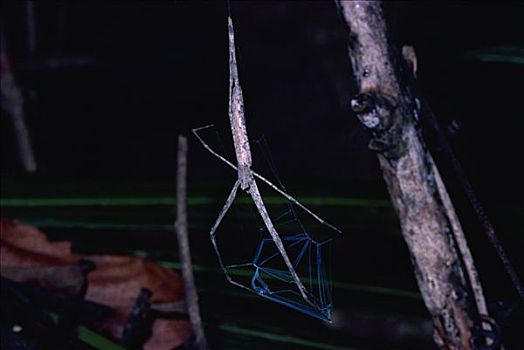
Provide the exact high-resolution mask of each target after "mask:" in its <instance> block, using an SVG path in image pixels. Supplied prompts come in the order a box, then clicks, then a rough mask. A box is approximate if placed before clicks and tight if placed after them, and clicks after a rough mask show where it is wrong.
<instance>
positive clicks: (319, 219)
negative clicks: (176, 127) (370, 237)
mask: <svg viewBox="0 0 524 350" xmlns="http://www.w3.org/2000/svg"><path fill="white" fill-rule="evenodd" d="M210 127H213V125H207V126H204V127H201V128H197V129H193V134H194V135H195V136H196V137H197V138H198V140H199V141H200V143H201V144H202V146H204V148H205V149H207V150H208V151H209V153H211V154H212V155H214V156H215V157H217V158H218V159H220V160H221V161H223V162H224V163H226V164H227V165H228V166H230V167H231V168H233V169H234V170H238V168H237V167H236V165H234V164H233V163H231V162H230V161H229V160H227V159H226V158H224V157H222V156H221V155H220V154H218V153H217V152H215V151H214V150H213V149H212V148H211V147H209V145H208V144H207V143H206V142H205V141H204V140H203V139H202V138H201V137H200V135H199V134H198V131H200V130H202V129H207V128H210ZM251 172H252V173H253V176H254V177H256V178H257V179H259V180H261V181H263V182H264V183H266V184H267V185H268V186H269V187H271V188H272V189H273V190H275V191H277V192H278V193H280V194H281V195H283V196H284V197H285V198H286V199H287V200H288V201H290V202H291V203H293V204H295V205H296V206H298V207H299V208H301V209H303V210H304V211H305V212H306V213H308V214H309V215H311V216H312V217H313V218H315V219H316V220H317V221H318V222H320V223H321V224H323V225H326V226H327V227H329V228H331V229H332V230H334V231H336V232H338V233H342V231H340V230H339V229H338V228H336V227H335V226H333V225H331V224H330V223H328V222H326V221H324V220H323V219H322V218H321V217H319V216H318V215H317V214H315V213H313V212H312V211H311V210H309V209H308V208H307V207H305V206H304V205H302V204H301V203H300V202H299V201H297V200H296V199H295V198H293V197H292V196H290V195H289V194H287V193H286V192H284V191H282V190H281V189H280V188H278V187H277V186H275V185H274V184H273V183H272V182H271V181H269V180H268V179H266V178H265V177H264V176H262V175H260V174H259V173H257V172H255V171H253V170H251Z"/></svg>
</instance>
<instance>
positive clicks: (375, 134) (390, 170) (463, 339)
mask: <svg viewBox="0 0 524 350" xmlns="http://www.w3.org/2000/svg"><path fill="white" fill-rule="evenodd" d="M337 5H338V6H339V9H340V11H341V14H342V17H343V19H344V20H345V22H346V24H347V25H348V27H349V36H348V46H349V58H350V61H351V64H352V67H353V74H354V76H355V80H356V82H357V86H358V89H359V94H358V95H357V96H356V97H355V98H354V99H353V100H352V101H351V107H352V109H353V111H354V112H355V113H356V115H357V117H358V118H359V120H360V121H361V122H362V124H363V125H364V126H365V127H366V128H367V129H368V130H370V132H371V135H372V140H371V142H370V148H371V149H372V150H374V151H376V152H377V153H378V159H379V162H380V166H381V169H382V172H383V176H384V179H385V180H386V183H387V186H388V190H389V193H390V196H391V198H392V201H393V205H394V207H395V210H396V212H397V215H398V216H399V219H400V224H401V229H402V233H403V236H404V239H405V241H406V243H407V246H408V249H409V251H410V254H411V260H412V263H413V265H414V269H415V276H416V279H417V282H418V285H419V289H420V291H421V293H422V296H423V298H424V302H425V304H426V307H427V309H428V310H429V312H430V314H431V316H432V317H433V323H434V330H435V332H434V338H435V341H436V342H437V344H438V345H439V346H440V347H441V348H443V349H473V346H474V345H473V344H472V341H473V339H474V337H475V327H477V326H478V324H477V323H478V320H479V318H480V317H479V313H482V314H486V313H487V310H486V306H485V301H484V297H483V294H482V288H481V286H480V282H479V280H478V276H477V273H476V270H475V267H474V264H473V258H472V257H471V253H470V252H469V249H468V246H467V243H466V240H465V238H464V233H463V232H462V228H461V226H460V223H459V221H458V218H457V216H456V214H455V211H454V209H453V205H452V204H451V200H450V198H449V195H448V194H447V191H446V189H445V187H444V184H443V182H442V180H441V178H440V175H439V173H438V170H437V168H436V166H435V164H434V162H433V159H432V157H431V155H430V154H429V152H428V150H427V148H426V146H425V144H424V141H423V139H422V137H421V135H420V132H419V130H418V128H417V120H418V116H419V115H420V104H419V103H417V101H416V100H415V99H414V97H413V94H412V92H411V89H410V87H409V86H406V85H405V84H404V83H403V79H401V76H400V74H401V72H404V73H405V72H406V71H408V64H411V67H410V68H411V70H412V71H416V60H414V50H413V52H411V51H410V50H403V51H404V52H403V54H404V56H405V57H406V58H408V59H409V57H412V61H411V62H409V61H408V62H406V61H404V60H402V59H401V57H400V55H398V53H397V52H395V50H394V46H393V45H392V44H391V43H389V42H388V38H387V27H386V23H385V21H384V16H383V14H382V9H381V6H380V3H378V2H376V1H340V0H337Z"/></svg>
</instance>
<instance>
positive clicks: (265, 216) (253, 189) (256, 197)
mask: <svg viewBox="0 0 524 350" xmlns="http://www.w3.org/2000/svg"><path fill="white" fill-rule="evenodd" d="M249 194H250V195H251V198H252V199H253V202H255V205H256V207H257V209H258V212H259V213H260V216H261V217H262V220H263V221H264V224H265V225H266V228H267V230H268V231H269V233H270V235H271V239H272V240H273V242H274V243H275V246H276V247H277V249H278V251H279V253H280V255H281V256H282V259H283V260H284V263H285V264H286V267H287V269H288V270H289V273H290V275H291V278H293V282H295V285H296V286H297V287H298V290H299V292H300V295H301V296H302V298H303V299H304V301H306V302H307V303H308V304H310V305H314V304H313V303H312V302H311V301H310V300H309V297H308V296H307V294H306V288H305V287H304V285H303V284H302V281H300V278H299V277H298V275H297V272H296V271H295V268H294V267H293V264H292V263H291V260H290V259H289V256H288V255H287V252H286V249H285V248H284V243H282V238H280V235H279V234H278V232H277V230H276V229H275V226H274V225H273V222H272V221H271V218H270V217H269V213H268V212H267V209H266V206H265V205H264V201H263V200H262V196H261V195H260V191H259V190H258V186H257V184H256V182H255V179H253V178H251V183H250V186H249Z"/></svg>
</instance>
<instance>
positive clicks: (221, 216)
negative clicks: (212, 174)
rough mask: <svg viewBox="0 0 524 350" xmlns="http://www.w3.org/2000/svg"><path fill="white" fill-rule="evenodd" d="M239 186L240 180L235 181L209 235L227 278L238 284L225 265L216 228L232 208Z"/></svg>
mask: <svg viewBox="0 0 524 350" xmlns="http://www.w3.org/2000/svg"><path fill="white" fill-rule="evenodd" d="M239 186H240V181H238V180H237V181H235V184H234V185H233V189H232V190H231V193H230V194H229V196H228V197H227V200H226V203H225V204H224V206H223V207H222V210H221V211H220V214H218V218H217V219H216V221H215V223H214V224H213V227H212V228H211V231H210V232H209V236H210V238H211V243H212V244H213V248H214V249H215V253H216V255H217V257H218V262H219V264H220V267H221V268H222V270H223V271H224V273H225V275H226V278H227V280H228V281H229V282H230V283H233V284H237V283H235V282H234V281H233V280H232V279H231V276H229V272H228V271H227V268H226V267H225V265H224V262H223V261H222V255H221V254H220V250H219V249H218V245H217V242H216V237H215V236H216V230H217V228H218V226H220V223H221V222H222V220H223V219H224V216H225V215H226V213H227V211H228V210H229V208H231V205H232V204H233V201H234V200H235V198H236V196H237V192H238V187H239Z"/></svg>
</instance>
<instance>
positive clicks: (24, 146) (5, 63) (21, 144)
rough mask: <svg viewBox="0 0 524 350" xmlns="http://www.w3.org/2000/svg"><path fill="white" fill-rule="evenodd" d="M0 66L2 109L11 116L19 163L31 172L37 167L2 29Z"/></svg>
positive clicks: (22, 104)
mask: <svg viewBox="0 0 524 350" xmlns="http://www.w3.org/2000/svg"><path fill="white" fill-rule="evenodd" d="M2 29H3V28H2ZM0 68H1V69H0V73H1V74H0V85H1V91H2V93H1V102H2V109H3V110H5V111H6V112H7V114H9V116H10V117H11V122H12V123H13V128H14V132H15V138H16V143H17V146H18V157H19V159H20V163H21V164H22V167H23V168H24V170H25V171H27V172H29V173H33V172H35V171H36V169H37V164H36V160H35V156H34V153H33V147H32V145H31V138H30V136H29V130H28V128H27V125H26V121H25V113H24V96H23V95H22V91H21V89H20V86H19V85H18V82H17V81H16V78H15V76H14V73H13V69H12V66H11V62H10V60H9V53H8V52H7V43H6V37H5V36H4V33H3V31H2V32H0Z"/></svg>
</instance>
